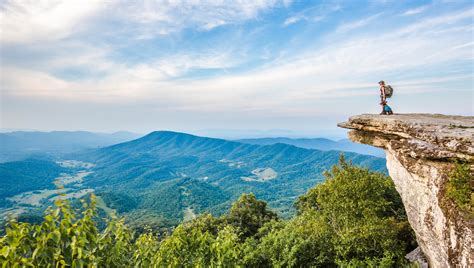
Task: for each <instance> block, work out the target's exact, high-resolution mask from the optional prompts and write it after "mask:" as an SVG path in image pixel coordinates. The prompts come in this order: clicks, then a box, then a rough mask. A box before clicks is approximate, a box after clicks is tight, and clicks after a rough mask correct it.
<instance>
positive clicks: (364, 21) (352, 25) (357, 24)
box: [336, 13, 382, 33]
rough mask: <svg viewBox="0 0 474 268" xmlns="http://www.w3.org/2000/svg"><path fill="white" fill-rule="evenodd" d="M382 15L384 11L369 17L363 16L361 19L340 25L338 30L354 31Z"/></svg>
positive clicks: (342, 31)
mask: <svg viewBox="0 0 474 268" xmlns="http://www.w3.org/2000/svg"><path fill="white" fill-rule="evenodd" d="M381 15H382V13H378V14H375V15H372V16H370V17H367V18H363V19H360V20H356V21H352V22H347V23H343V24H342V25H340V26H339V27H338V28H337V29H336V31H337V32H340V33H345V32H350V31H353V30H355V29H357V28H361V27H364V26H366V25H368V24H370V23H371V22H373V21H374V20H376V19H377V18H379V17H380V16H381Z"/></svg>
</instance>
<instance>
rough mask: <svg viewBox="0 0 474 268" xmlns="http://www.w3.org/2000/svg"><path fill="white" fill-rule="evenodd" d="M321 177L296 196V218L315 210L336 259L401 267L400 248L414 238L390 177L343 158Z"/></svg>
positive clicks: (343, 262) (408, 245)
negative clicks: (323, 225)
mask: <svg viewBox="0 0 474 268" xmlns="http://www.w3.org/2000/svg"><path fill="white" fill-rule="evenodd" d="M325 176H326V182H325V183H322V184H319V185H317V186H316V187H315V188H313V189H311V190H310V191H308V193H307V194H306V195H304V196H302V197H300V199H299V200H298V201H297V202H296V207H297V208H298V211H299V213H300V214H303V215H302V216H301V217H305V213H307V212H309V211H314V212H315V213H317V217H318V218H320V220H321V222H322V223H324V224H326V225H327V226H326V227H325V228H327V229H328V230H330V233H331V240H332V245H334V248H333V250H334V253H335V263H336V264H338V265H342V266H346V265H347V266H356V267H360V266H361V265H362V264H365V265H363V266H374V265H375V266H387V265H388V266H390V265H401V264H402V263H403V262H404V258H403V256H404V255H405V252H407V250H408V249H410V248H411V247H413V245H414V236H413V234H412V233H411V231H410V227H409V224H408V222H407V220H406V215H405V211H404V209H403V205H402V202H401V199H400V197H399V195H398V193H397V192H396V191H395V187H394V185H393V182H392V181H391V179H390V178H389V177H388V176H385V175H383V174H380V173H377V172H371V171H369V170H368V169H365V168H360V167H357V166H353V165H352V164H350V163H347V162H345V160H344V159H343V158H342V159H341V160H340V164H339V165H338V166H333V168H332V170H331V171H330V172H326V173H325ZM323 229H324V228H323ZM401 238H403V239H401Z"/></svg>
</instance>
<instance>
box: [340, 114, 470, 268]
mask: <svg viewBox="0 0 474 268" xmlns="http://www.w3.org/2000/svg"><path fill="white" fill-rule="evenodd" d="M338 126H340V127H343V128H349V129H352V131H350V132H349V138H350V139H351V140H353V141H355V142H359V143H363V144H369V145H373V146H377V147H380V148H383V149H384V150H385V152H386V158H387V168H388V171H389V174H390V177H391V178H392V179H393V181H394V183H395V186H396V189H397V191H398V192H399V193H400V196H401V198H402V200H403V203H404V205H405V209H406V212H407V215H408V220H409V222H410V224H411V226H412V228H413V230H414V231H415V234H416V238H417V241H418V244H419V247H420V248H421V250H422V251H423V253H424V254H425V256H426V259H427V260H428V263H429V265H430V267H473V266H474V262H473V260H474V256H473V255H474V253H473V252H474V250H473V244H472V240H473V239H472V235H473V220H472V217H470V216H471V215H469V213H467V215H466V212H463V211H460V210H459V209H458V208H457V207H456V205H455V204H454V202H453V201H452V200H450V199H449V198H447V197H446V186H447V182H448V180H449V176H448V174H449V171H450V170H451V169H452V167H453V163H454V162H456V161H462V162H465V163H468V164H470V165H471V177H470V179H471V180H472V179H473V173H472V171H473V170H474V117H465V116H446V115H433V114H398V115H391V116H386V115H369V114H365V115H358V116H353V117H351V118H350V119H349V121H347V122H344V123H340V124H339V125H338Z"/></svg>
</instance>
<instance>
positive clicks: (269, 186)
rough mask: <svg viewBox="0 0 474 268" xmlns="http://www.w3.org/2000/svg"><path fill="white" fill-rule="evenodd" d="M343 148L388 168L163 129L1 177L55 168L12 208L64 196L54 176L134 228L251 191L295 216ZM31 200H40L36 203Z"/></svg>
mask: <svg viewBox="0 0 474 268" xmlns="http://www.w3.org/2000/svg"><path fill="white" fill-rule="evenodd" d="M341 154H343V155H344V156H345V158H346V159H347V160H349V161H352V162H353V163H354V164H357V165H362V166H365V167H367V168H370V169H372V170H376V171H381V172H386V168H385V160H384V159H382V158H377V157H374V156H368V155H361V154H356V153H350V152H344V153H342V152H340V151H333V150H332V151H321V150H316V149H305V148H300V147H296V146H293V145H288V144H282V143H276V144H271V145H256V144H248V143H242V142H237V141H228V140H223V139H214V138H206V137H199V136H194V135H190V134H185V133H177V132H170V131H157V132H152V133H150V134H148V135H146V136H144V137H141V138H138V139H135V140H132V141H128V142H123V143H119V144H116V145H112V146H107V147H102V148H97V149H90V150H86V151H81V152H77V153H74V154H68V155H67V157H68V158H67V159H64V158H63V159H61V160H56V162H51V161H50V162H48V161H47V160H46V161H45V160H41V161H39V160H24V161H18V162H10V163H3V164H0V176H1V177H5V178H7V175H9V174H10V175H9V177H8V178H10V179H11V180H13V179H14V177H12V173H15V174H17V175H18V176H20V177H24V178H30V177H31V176H34V174H35V170H39V169H44V168H47V169H48V170H49V171H50V172H48V174H47V176H43V179H41V180H38V184H37V185H34V183H33V182H34V180H32V179H31V181H32V183H31V185H27V186H25V187H24V189H25V191H26V190H28V192H25V193H20V192H19V191H15V194H16V196H14V197H11V196H10V197H7V196H3V198H4V200H8V202H7V203H6V205H5V206H11V205H12V204H13V206H14V207H15V208H16V209H17V210H16V211H21V212H22V211H25V210H27V211H32V210H30V208H31V207H38V206H40V205H43V206H46V205H48V204H51V202H52V201H54V200H55V199H56V198H59V197H57V196H59V195H60V193H58V192H54V188H55V187H56V184H55V183H54V182H55V181H56V182H58V181H59V182H61V183H62V184H65V189H64V190H61V191H62V192H61V193H62V194H67V196H69V197H80V196H84V194H87V193H90V192H92V191H94V192H95V193H96V195H97V196H98V197H99V200H100V209H102V210H103V211H105V212H106V213H107V214H111V213H114V214H115V213H118V214H119V215H121V216H124V217H125V218H126V219H127V221H129V223H130V224H131V225H132V226H134V225H135V226H143V225H152V226H158V227H170V226H174V225H176V224H178V223H179V222H181V221H183V220H187V219H191V218H193V217H194V216H195V215H196V214H201V213H205V212H210V213H212V214H214V215H219V214H221V213H223V212H225V211H227V209H228V208H229V206H230V204H231V203H232V202H233V201H235V200H236V199H237V198H238V197H239V196H240V195H241V194H242V193H248V192H253V193H254V194H255V195H256V196H257V197H258V198H260V199H263V200H265V201H267V202H268V204H269V206H270V207H271V208H272V209H274V210H275V211H277V212H278V213H279V214H280V215H281V216H283V217H289V216H291V215H292V214H293V213H294V209H293V203H294V201H295V199H296V198H297V197H298V196H300V195H301V194H303V193H305V192H306V191H307V190H308V189H309V188H311V187H313V186H314V185H315V184H316V183H319V182H321V181H323V180H324V176H323V172H324V171H326V170H328V169H329V168H330V167H331V166H332V165H334V164H336V163H337V162H338V159H339V158H340V155H341ZM12 163H13V164H12ZM13 169H14V170H13ZM38 174H40V173H38ZM55 176H57V177H56V178H54V177H55ZM45 180H49V184H48V181H45ZM7 184H8V183H7ZM7 184H4V185H7ZM45 189H48V190H45ZM6 193H8V192H6ZM0 198H1V196H0ZM18 200H21V201H18ZM31 200H35V202H34V204H33V205H32V203H31V202H30V201H31ZM19 202H23V203H21V204H20V203H19ZM18 209H20V210H18Z"/></svg>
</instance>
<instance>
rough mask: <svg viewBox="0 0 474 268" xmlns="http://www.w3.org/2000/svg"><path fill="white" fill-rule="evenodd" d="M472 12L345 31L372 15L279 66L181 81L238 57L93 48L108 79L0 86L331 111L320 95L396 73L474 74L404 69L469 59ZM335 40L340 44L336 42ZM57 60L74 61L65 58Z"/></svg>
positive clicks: (86, 97)
mask: <svg viewBox="0 0 474 268" xmlns="http://www.w3.org/2000/svg"><path fill="white" fill-rule="evenodd" d="M374 16H379V15H374ZM469 18H471V19H472V12H466V11H462V12H455V13H450V14H447V15H443V16H438V17H430V18H427V19H422V20H419V21H417V22H416V23H414V24H411V25H408V26H404V27H399V28H398V29H393V30H392V31H390V32H387V33H382V34H378V35H376V36H375V35H374V36H370V35H369V36H368V37H367V36H365V35H359V36H357V35H355V36H354V35H351V36H347V35H346V34H345V31H348V30H351V29H355V28H357V27H362V26H364V25H366V24H368V23H369V22H370V21H373V20H375V18H370V17H369V18H368V19H369V22H367V19H365V20H363V21H365V22H358V23H357V22H356V23H353V24H352V26H345V30H343V31H342V32H341V30H339V31H336V32H335V33H334V34H333V35H332V36H329V37H327V40H326V42H325V44H327V45H326V46H324V47H322V48H318V49H317V50H309V51H305V52H302V53H300V54H298V55H297V56H296V57H293V58H288V57H283V58H282V59H280V60H279V61H278V64H277V63H275V62H274V63H273V64H271V65H266V66H264V67H261V68H258V69H254V70H250V71H248V72H245V73H230V74H227V75H220V76H217V77H210V78H201V79H193V80H190V79H176V78H182V76H183V75H184V74H186V73H187V72H189V71H190V70H202V69H225V68H229V67H232V66H235V65H238V63H239V59H238V58H236V57H235V56H233V55H234V54H233V53H231V52H227V51H220V52H216V51H210V52H209V53H199V54H191V53H185V54H175V55H171V56H167V57H164V58H161V59H156V60H152V61H150V62H148V63H141V64H136V65H125V64H116V63H113V62H108V61H107V59H106V58H105V57H103V56H102V55H103V54H102V53H101V52H97V54H94V53H92V52H91V53H90V54H86V55H84V58H82V60H81V59H79V58H78V60H79V62H83V64H85V65H89V64H90V66H91V68H93V66H92V65H93V64H94V63H95V62H98V63H100V65H101V66H103V67H102V68H103V69H106V70H108V71H107V75H106V76H105V77H103V78H100V79H90V80H84V81H82V80H81V81H65V80H61V79H59V78H57V77H55V76H54V75H52V74H49V73H48V72H47V71H31V70H27V69H14V68H11V69H10V68H4V70H2V71H3V75H2V78H1V85H2V89H3V90H5V91H6V93H7V94H9V95H21V96H33V97H34V96H38V97H45V98H58V99H65V100H75V101H84V102H111V103H112V102H114V103H128V102H134V101H136V102H137V103H140V102H144V101H150V100H153V101H156V102H159V103H166V104H167V105H168V106H171V107H172V108H173V109H174V110H181V111H214V112H226V111H242V112H245V111H257V110H258V111H273V113H275V114H282V115H283V114H292V115H304V114H307V113H308V112H311V111H312V112H314V111H317V112H319V113H323V112H325V113H329V112H330V111H333V110H331V109H336V108H331V107H330V108H328V109H326V110H323V108H319V107H317V105H313V103H314V102H316V101H317V100H321V99H330V98H335V97H338V98H343V97H348V96H351V97H354V96H361V95H369V94H373V92H372V91H371V88H372V87H374V88H375V89H376V82H377V81H378V80H380V79H381V78H383V79H386V80H389V81H391V79H393V80H395V79H399V80H397V81H396V84H397V85H398V87H397V92H401V93H403V94H411V93H413V92H420V91H421V90H426V88H428V90H435V89H437V88H439V84H440V83H444V82H443V81H445V82H446V81H453V80H454V79H464V80H466V79H469V78H468V77H467V78H466V77H465V76H460V75H459V74H456V73H454V74H452V75H448V74H445V76H444V77H442V78H443V79H441V80H439V79H438V80H436V79H428V80H424V81H422V82H420V81H418V82H416V81H413V80H416V79H413V78H410V79H408V78H403V75H402V76H400V75H399V74H400V73H403V74H409V73H411V72H417V71H418V72H420V71H425V70H426V69H427V68H428V67H431V66H437V67H439V68H440V70H443V69H442V67H443V65H445V64H446V63H450V62H456V61H459V60H466V59H472V46H471V45H470V42H472V40H471V36H472V28H469V27H467V28H465V27H464V28H463V26H464V24H469V23H470V22H469V20H468V19H469ZM354 25H355V26H354ZM433 29H436V30H442V31H443V32H444V34H443V35H439V34H438V33H437V32H434V31H433ZM332 39H337V40H338V42H331V40H332ZM453 48H456V49H453ZM447 51H449V53H446V52H447ZM104 53H106V52H104ZM87 55H89V56H87ZM99 59H100V60H99ZM57 60H59V59H57ZM56 64H57V66H61V65H69V64H71V63H70V62H69V61H68V60H66V62H56ZM109 64H110V65H109ZM397 73H398V75H397ZM24 77H28V78H29V79H24ZM30 78H31V79H30ZM38 85H41V86H38ZM375 94H376V93H375ZM157 109H158V108H157Z"/></svg>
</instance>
